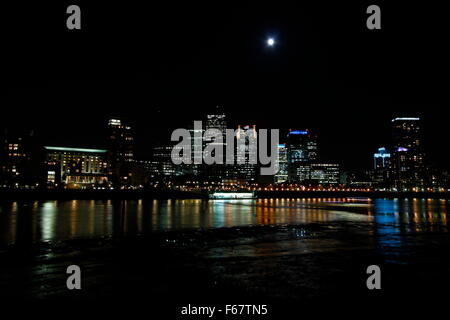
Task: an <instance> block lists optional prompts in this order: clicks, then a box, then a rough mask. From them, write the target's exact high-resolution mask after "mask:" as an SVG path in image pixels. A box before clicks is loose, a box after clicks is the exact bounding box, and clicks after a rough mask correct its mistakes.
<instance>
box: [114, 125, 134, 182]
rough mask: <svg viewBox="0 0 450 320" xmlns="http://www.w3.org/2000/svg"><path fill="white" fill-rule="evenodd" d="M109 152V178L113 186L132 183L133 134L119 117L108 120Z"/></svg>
mask: <svg viewBox="0 0 450 320" xmlns="http://www.w3.org/2000/svg"><path fill="white" fill-rule="evenodd" d="M108 131H109V136H108V140H109V150H108V151H109V152H108V162H109V170H108V173H109V175H110V180H111V182H112V183H113V184H114V185H115V186H118V187H119V186H129V185H131V184H132V178H133V177H132V176H133V173H132V165H133V160H134V136H133V131H132V129H131V127H130V126H129V125H126V124H125V123H123V121H122V120H121V119H118V118H111V119H109V121H108Z"/></svg>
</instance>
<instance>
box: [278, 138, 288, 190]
mask: <svg viewBox="0 0 450 320" xmlns="http://www.w3.org/2000/svg"><path fill="white" fill-rule="evenodd" d="M276 168H278V172H277V173H276V174H275V183H283V182H286V181H287V180H288V159H287V148H286V144H284V143H281V144H279V145H278V160H277V163H276Z"/></svg>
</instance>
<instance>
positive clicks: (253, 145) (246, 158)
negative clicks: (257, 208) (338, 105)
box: [230, 125, 258, 182]
mask: <svg viewBox="0 0 450 320" xmlns="http://www.w3.org/2000/svg"><path fill="white" fill-rule="evenodd" d="M257 145H258V136H257V132H256V125H252V126H250V125H245V126H240V125H239V126H238V128H237V130H236V153H235V157H236V163H235V165H234V178H235V179H238V180H244V181H246V182H253V181H255V180H256V175H257V157H258V147H257ZM230 169H231V168H230Z"/></svg>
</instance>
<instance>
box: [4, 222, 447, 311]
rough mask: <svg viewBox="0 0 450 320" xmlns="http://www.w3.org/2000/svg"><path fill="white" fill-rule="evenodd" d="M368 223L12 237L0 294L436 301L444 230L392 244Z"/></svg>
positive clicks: (9, 298) (120, 303)
mask: <svg viewBox="0 0 450 320" xmlns="http://www.w3.org/2000/svg"><path fill="white" fill-rule="evenodd" d="M367 228H368V227H367V226H366V225H363V224H361V225H358V224H352V225H347V224H345V223H334V224H333V223H331V224H329V225H326V226H324V225H318V224H317V225H316V224H310V225H301V226H292V225H289V226H250V227H241V228H237V227H236V228H221V229H207V230H187V231H170V232H157V233H155V234H152V235H146V236H145V237H144V236H136V237H132V238H129V237H128V238H125V237H123V238H121V237H116V238H99V239H80V240H68V241H63V242H54V243H50V242H44V243H36V244H33V245H21V244H20V243H17V244H15V245H13V246H9V247H4V248H1V250H0V261H2V262H1V266H0V287H1V290H0V298H1V301H3V302H4V303H6V304H10V305H14V306H15V305H19V304H20V305H26V304H32V305H34V306H39V307H38V308H40V307H42V306H48V305H49V304H50V305H53V304H55V303H56V304H58V305H63V306H64V305H72V304H75V305H78V306H79V307H80V308H81V309H77V310H78V311H80V310H82V309H83V308H87V307H88V306H89V308H94V309H95V308H100V309H104V308H106V310H107V312H108V313H109V312H111V313H112V314H113V313H115V312H119V311H120V310H123V308H125V309H127V308H130V307H131V306H133V305H139V306H142V304H144V305H145V306H146V307H147V308H150V309H153V310H154V311H152V312H156V313H161V312H163V313H164V312H165V313H166V316H167V317H164V318H167V319H172V318H179V317H178V316H179V314H178V312H179V308H180V306H182V305H187V304H197V305H217V306H219V305H225V304H249V303H256V304H267V305H268V306H269V309H270V311H269V314H270V315H272V316H275V315H291V314H293V313H295V312H297V311H299V310H302V309H305V308H315V307H317V306H321V305H326V306H338V305H341V304H343V305H348V304H351V305H358V306H359V307H361V306H366V307H367V308H370V307H371V306H373V305H376V304H380V303H381V304H383V305H384V306H386V305H400V304H401V301H409V303H412V302H413V301H416V300H417V301H425V300H427V301H428V300H429V301H435V302H437V301H439V300H440V298H442V297H443V296H441V295H440V293H439V292H440V289H442V288H446V287H448V285H449V284H450V281H449V280H448V278H449V277H448V275H449V272H450V258H449V255H450V254H449V252H450V251H449V249H450V241H449V238H448V234H447V233H442V234H433V235H429V234H420V233H418V234H415V235H413V236H412V235H409V236H408V237H407V238H404V239H403V244H402V246H401V248H398V247H390V246H389V241H387V242H383V241H379V239H377V237H376V236H375V235H371V234H370V230H368V229H367ZM383 243H387V245H383ZM72 264H76V265H79V266H80V268H81V270H82V289H81V290H72V291H71V290H68V289H67V288H66V279H67V276H68V275H67V274H66V268H67V266H69V265H72ZM372 264H376V265H379V266H380V267H381V269H382V290H379V291H370V290H368V289H367V287H366V279H367V277H368V275H367V274H366V268H367V266H369V265H372ZM100 309H98V310H100ZM114 310H116V311H114ZM319 310H320V309H319ZM331 310H333V308H331V309H330V308H324V309H323V310H320V311H321V312H331ZM341 311H342V310H341ZM266 318H271V317H266Z"/></svg>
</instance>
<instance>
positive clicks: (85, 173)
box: [0, 106, 448, 191]
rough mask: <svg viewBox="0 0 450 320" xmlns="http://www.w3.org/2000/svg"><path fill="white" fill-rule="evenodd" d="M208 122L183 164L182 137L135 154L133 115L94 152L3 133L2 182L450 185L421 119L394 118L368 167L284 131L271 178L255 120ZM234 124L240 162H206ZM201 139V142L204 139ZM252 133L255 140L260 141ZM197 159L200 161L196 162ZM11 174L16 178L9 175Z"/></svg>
mask: <svg viewBox="0 0 450 320" xmlns="http://www.w3.org/2000/svg"><path fill="white" fill-rule="evenodd" d="M204 119H205V120H206V121H205V122H204V124H203V126H202V127H201V131H200V132H198V133H196V131H198V127H196V126H198V125H202V122H201V121H198V123H197V124H196V125H194V126H193V127H190V126H188V127H190V129H189V130H185V131H186V132H187V133H188V134H189V135H190V136H191V138H190V140H191V141H192V142H191V144H192V146H191V148H190V149H192V150H191V152H190V154H191V155H190V159H191V160H190V161H189V163H185V162H184V161H183V163H182V164H176V162H174V158H173V155H172V149H173V148H174V147H175V146H176V145H177V144H178V143H179V141H170V139H169V137H166V138H165V139H161V140H160V143H157V144H155V145H153V146H152V147H151V148H150V149H151V152H150V153H149V154H150V156H147V157H142V156H140V155H139V154H138V153H136V144H135V141H136V140H137V139H136V138H137V137H138V136H137V135H136V134H135V132H136V128H135V127H133V126H132V125H131V124H130V122H128V121H127V120H124V119H119V118H117V117H115V118H109V119H108V121H107V122H106V123H105V128H106V129H107V130H106V131H105V136H103V139H104V140H105V144H106V145H107V147H106V148H105V149H90V148H87V147H86V146H83V145H80V144H78V145H76V146H75V147H76V148H73V146H69V145H67V144H66V145H59V146H55V145H53V146H49V145H48V143H47V142H46V141H42V140H38V139H35V138H34V132H33V131H23V130H18V131H17V130H16V131H12V132H8V131H4V133H3V138H2V139H3V142H2V144H3V148H2V149H3V151H2V154H1V159H0V160H1V164H2V172H3V178H2V181H3V184H4V185H3V186H4V187H6V186H8V185H11V183H12V184H13V185H16V187H21V186H22V185H23V186H24V187H26V188H28V187H29V186H33V188H34V185H36V186H38V185H41V186H45V185H46V186H47V187H51V188H54V187H62V186H64V187H66V186H70V185H74V186H76V185H79V187H82V188H92V187H94V186H97V185H98V186H103V187H104V186H108V188H109V187H115V188H117V187H127V188H128V187H133V188H135V187H139V188H142V187H144V186H149V185H155V186H156V185H158V184H160V183H164V184H167V183H169V184H170V183H175V185H176V184H180V183H181V185H183V183H185V182H188V184H189V183H192V181H199V182H202V183H203V182H206V183H207V182H208V181H209V182H213V181H215V182H217V183H221V184H223V185H233V184H236V183H237V184H241V183H245V184H247V186H249V187H250V186H251V185H252V184H253V183H256V185H258V184H260V185H262V186H264V185H267V184H281V185H282V184H286V183H288V184H292V183H294V184H296V185H303V186H317V185H318V186H321V185H324V186H327V185H329V186H332V185H335V186H338V185H339V186H341V187H344V188H346V187H352V186H353V187H362V188H370V189H371V190H394V191H411V190H412V191H420V190H430V191H431V190H439V191H443V190H445V189H446V188H447V184H448V182H447V181H448V175H447V174H446V173H445V172H439V170H438V168H435V167H433V166H432V164H430V163H429V162H428V161H427V155H426V153H425V152H424V150H425V149H424V141H423V127H422V121H421V119H420V118H418V117H396V118H393V119H391V121H390V124H391V133H392V143H390V144H385V145H382V146H379V147H378V149H377V150H378V152H377V153H372V154H371V156H372V155H373V161H374V162H373V164H372V165H371V166H370V167H366V168H364V169H359V168H349V167H347V166H345V162H344V159H343V158H341V157H339V155H335V157H334V158H332V159H330V158H327V157H326V156H325V157H324V156H323V154H325V153H324V152H323V148H322V144H321V139H320V136H319V134H317V132H316V131H315V130H310V129H308V128H294V129H284V130H281V132H280V133H279V135H280V136H279V140H278V141H273V142H271V143H276V144H278V147H277V152H278V156H279V158H278V159H276V158H273V157H274V156H273V155H271V156H270V157H271V160H270V162H269V164H268V166H272V165H273V163H276V164H277V165H278V166H279V168H280V171H278V172H276V173H275V174H273V173H270V174H269V175H268V176H266V177H264V175H266V174H262V173H261V174H260V173H258V172H259V170H262V168H263V167H267V165H261V163H259V162H252V161H253V160H251V156H250V155H251V154H254V155H255V156H256V154H257V149H255V148H256V146H257V145H259V144H260V143H261V142H262V141H259V137H258V136H257V125H255V124H253V125H243V126H241V125H237V126H236V127H234V125H233V124H230V121H229V120H230V119H229V118H228V117H227V115H226V113H225V111H224V109H223V108H221V107H219V106H216V107H215V108H212V109H211V112H209V113H208V114H205V115H204ZM196 128H197V129H196ZM230 128H231V129H232V130H233V132H235V133H233V136H234V135H235V136H234V138H233V139H234V140H235V142H234V143H235V145H234V147H233V148H234V149H236V150H234V151H233V152H236V153H235V155H234V156H233V157H234V162H233V163H231V164H229V163H228V160H227V163H226V164H225V162H224V164H209V165H208V164H207V163H205V160H204V157H205V154H204V155H201V154H198V151H196V150H199V151H201V152H202V153H204V152H206V150H207V149H208V147H207V145H208V144H211V146H212V145H217V146H218V147H220V148H222V149H223V152H225V149H227V148H226V145H227V143H226V142H225V141H227V140H226V139H225V137H223V141H224V142H223V143H215V142H214V140H211V139H212V138H211V137H209V135H208V134H209V133H210V132H209V129H214V130H219V132H221V133H222V135H224V136H225V135H226V133H225V131H226V130H227V129H230ZM246 132H247V133H246ZM251 132H253V133H251ZM248 134H250V135H248ZM192 135H193V138H192ZM227 135H228V132H227ZM196 136H200V137H201V139H200V140H198V138H196ZM250 137H252V139H254V140H255V141H254V142H255V145H254V146H253V144H252V143H251V141H250V140H251V139H249V138H250ZM241 138H244V140H242V139H241ZM227 139H228V138H227ZM258 141H259V142H258ZM236 142H238V144H237V145H236ZM242 143H243V144H242ZM266 143H267V141H266ZM196 145H197V146H198V147H196ZM259 146H260V145H259ZM198 148H199V149H198ZM242 148H243V149H242ZM192 152H193V153H192ZM227 152H228V149H227ZM183 153H184V152H183ZM206 156H208V154H206ZM198 157H199V161H200V162H197V161H196V160H195V159H196V158H198ZM208 157H209V156H208ZM227 157H228V155H227ZM256 159H259V157H258V158H255V160H254V161H260V160H256ZM270 163H272V164H270ZM44 164H45V165H44ZM30 170H31V171H30ZM270 171H272V170H270ZM26 172H28V173H26ZM33 172H34V173H33ZM261 172H262V171H261ZM11 175H12V176H11ZM9 176H11V177H10V178H8V177H9ZM13 185H11V186H13Z"/></svg>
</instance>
